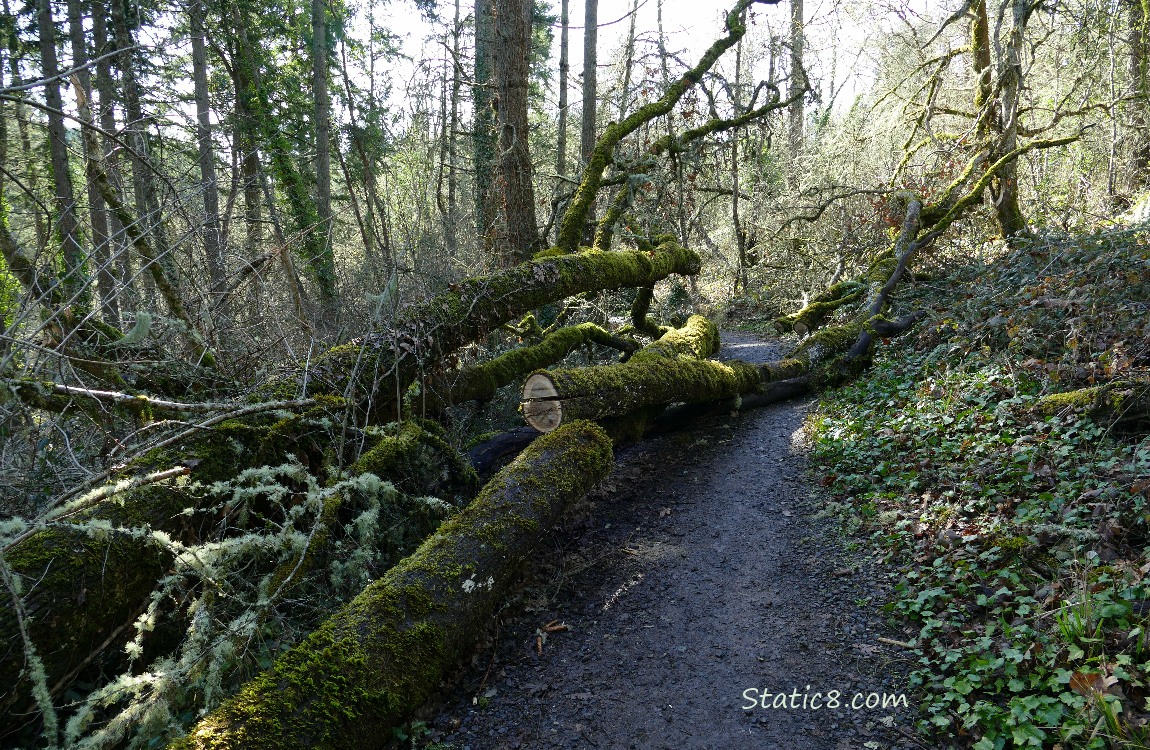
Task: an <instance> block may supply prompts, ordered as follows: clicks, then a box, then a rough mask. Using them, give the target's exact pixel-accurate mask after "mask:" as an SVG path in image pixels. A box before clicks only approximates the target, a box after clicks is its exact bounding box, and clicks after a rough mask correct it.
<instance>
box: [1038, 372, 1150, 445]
mask: <svg viewBox="0 0 1150 750" xmlns="http://www.w3.org/2000/svg"><path fill="white" fill-rule="evenodd" d="M1031 409H1032V410H1033V411H1034V412H1036V413H1038V414H1042V415H1044V416H1055V415H1058V414H1068V413H1082V414H1087V415H1089V416H1090V417H1092V418H1093V419H1095V420H1097V421H1099V422H1105V423H1108V424H1113V425H1114V426H1115V427H1118V428H1119V429H1121V430H1127V431H1133V432H1145V431H1146V427H1147V425H1150V381H1146V380H1114V381H1111V382H1109V383H1102V384H1100V385H1094V386H1090V387H1089V388H1079V389H1078V390H1075V391H1067V392H1065V393H1052V394H1050V395H1048V396H1043V397H1042V398H1040V399H1038V400H1037V401H1035V402H1034V404H1033V405H1032V406H1031Z"/></svg>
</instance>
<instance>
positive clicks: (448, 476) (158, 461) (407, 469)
mask: <svg viewBox="0 0 1150 750" xmlns="http://www.w3.org/2000/svg"><path fill="white" fill-rule="evenodd" d="M325 414H326V412H315V413H313V414H311V415H310V416H301V415H291V416H287V417H283V418H281V419H276V418H269V417H267V416H266V415H263V416H262V417H261V418H260V420H258V421H253V422H243V421H239V420H234V421H228V422H224V423H222V424H219V425H216V426H215V427H214V428H212V429H209V430H206V431H205V433H204V434H202V435H200V436H199V437H198V438H197V439H196V440H194V441H192V442H190V443H188V444H186V445H181V446H179V447H177V448H172V449H164V450H159V451H156V452H155V453H154V454H152V455H149V456H147V457H145V459H143V460H142V461H141V462H140V463H139V465H137V466H136V467H134V469H135V470H136V471H138V472H140V473H141V475H142V474H143V472H146V471H147V470H148V469H152V468H156V469H160V470H161V471H159V475H161V476H163V475H170V476H169V478H165V479H163V480H162V481H159V482H153V483H149V484H147V485H145V486H131V481H130V480H129V479H127V478H119V481H118V482H114V483H113V484H110V485H107V487H101V488H96V490H94V491H93V493H92V495H91V496H90V498H91V499H89V497H81V498H79V499H77V500H76V501H75V505H76V506H78V508H79V509H78V510H75V511H67V509H65V510H64V511H62V512H61V513H59V514H57V516H56V517H55V518H54V519H49V520H48V522H47V523H46V525H45V527H44V528H41V529H39V530H35V531H32V532H31V533H28V534H26V535H25V536H24V538H22V539H21V540H20V541H18V542H16V543H15V544H12V545H11V546H10V547H9V548H8V549H7V550H5V551H4V552H3V555H4V561H5V563H6V564H7V565H8V567H9V569H10V570H11V571H12V573H13V575H14V577H15V578H16V579H17V580H18V581H19V582H21V583H22V588H23V591H24V596H23V607H24V609H25V610H26V611H27V613H28V615H29V617H30V620H29V622H28V635H29V637H30V639H31V642H32V644H33V646H34V648H35V650H36V652H37V655H38V656H39V658H40V660H41V661H42V662H43V665H44V671H45V673H46V679H47V686H48V688H49V690H50V691H51V692H52V693H53V694H58V693H60V692H62V691H63V690H65V689H66V688H67V687H68V686H69V684H70V683H71V681H72V679H73V678H75V677H76V676H77V673H78V672H79V670H80V669H82V668H83V667H84V666H85V665H86V664H88V663H89V662H90V661H92V660H93V659H94V658H96V657H97V655H98V653H99V652H100V651H101V650H104V649H108V648H109V647H114V646H119V645H122V644H123V643H124V642H126V641H127V640H128V638H129V637H130V636H131V635H133V633H131V632H129V628H128V626H129V625H130V624H131V622H132V621H133V620H134V618H135V617H136V615H137V614H139V611H140V609H141V607H142V606H143V605H144V603H145V602H146V601H147V600H148V598H149V596H150V595H151V592H152V591H153V589H154V588H155V584H156V581H157V580H159V578H160V577H161V576H162V575H163V574H164V573H165V572H166V571H167V570H168V568H169V566H170V564H171V562H172V555H171V553H170V552H169V550H168V549H167V548H166V547H165V546H164V545H163V544H161V543H159V542H157V541H155V540H154V539H153V538H152V537H151V536H149V535H148V531H149V530H151V531H159V532H163V533H164V534H165V535H167V536H168V537H170V538H172V539H175V540H177V541H181V542H184V543H197V542H199V541H201V540H203V539H204V538H206V537H207V536H209V535H210V534H211V533H212V528H213V527H214V526H215V525H216V524H217V523H218V522H219V520H220V517H219V511H218V509H210V510H203V508H211V507H212V506H214V505H215V504H216V503H217V501H218V500H219V495H218V494H215V493H212V492H210V491H209V490H208V489H207V486H208V485H210V484H212V483H213V482H218V481H226V480H228V479H231V478H232V477H233V476H234V475H235V474H236V472H237V470H238V469H237V467H254V466H261V465H280V464H283V463H285V462H286V461H289V460H293V459H294V460H295V461H298V462H300V463H302V464H304V465H305V466H307V467H308V470H309V471H310V472H312V473H313V474H314V475H316V476H317V477H318V478H319V479H320V481H328V480H331V479H334V477H328V476H327V475H326V473H325V471H326V467H327V461H328V460H330V459H331V455H330V454H331V443H332V435H331V434H330V432H329V431H328V430H327V428H326V427H325V426H324V422H325V419H324V416H325ZM328 416H330V415H328ZM362 440H363V441H364V442H365V443H366V446H367V450H365V451H364V452H363V453H362V455H361V456H360V458H359V460H358V461H357V462H356V463H355V464H354V465H353V467H352V471H353V473H355V474H362V473H365V472H370V473H372V474H375V475H376V476H378V477H381V478H383V479H386V480H391V481H393V483H394V484H395V485H396V487H397V489H399V490H400V492H402V493H404V494H405V495H407V496H416V497H418V496H426V495H435V496H437V497H442V498H444V499H447V500H451V501H453V502H454V503H455V504H457V505H462V504H463V503H464V502H466V500H468V499H469V498H470V497H471V496H473V495H474V493H475V491H476V490H477V489H478V479H477V477H476V475H475V472H474V471H473V470H472V469H471V467H470V466H469V465H468V464H467V462H466V460H465V459H464V458H463V457H462V456H460V455H459V453H458V451H456V450H455V449H454V448H453V447H452V446H451V445H449V444H448V443H447V442H446V440H445V436H444V435H443V434H442V428H440V427H439V426H438V425H434V424H431V423H421V424H416V423H411V422H408V423H402V424H399V425H391V426H389V427H387V428H385V429H383V430H381V431H379V432H378V433H376V432H369V433H367V434H365V435H363V436H362ZM172 467H176V469H174V470H172ZM163 469H169V470H170V471H163ZM105 490H107V491H105ZM97 497H98V498H99V499H98V500H97V499H96V498H97ZM341 500H342V497H341V495H340V494H339V493H334V494H333V495H332V496H331V498H330V499H329V501H328V504H327V506H325V509H324V514H325V518H324V519H322V520H321V524H320V526H321V528H320V530H319V531H318V532H317V533H316V535H315V536H314V537H313V540H312V543H311V544H309V547H308V550H307V552H306V558H307V559H306V560H305V563H307V564H305V565H302V566H297V565H295V564H293V565H290V566H288V570H289V571H290V572H291V573H292V574H293V575H297V576H298V575H299V574H300V572H301V571H303V570H306V569H307V568H308V567H310V565H311V561H312V560H313V559H318V558H319V557H320V556H322V555H323V554H324V549H323V547H324V545H326V543H327V541H328V539H329V537H330V535H329V533H328V528H327V527H328V526H330V525H331V524H333V523H335V522H336V521H337V520H339V518H340V514H341ZM253 517H254V518H262V517H263V516H262V514H258V513H257V514H255V515H254V516H253ZM410 520H411V529H410V530H406V529H403V530H392V532H390V533H392V535H393V536H396V535H400V536H403V535H406V536H407V537H408V538H410V537H412V536H414V537H415V538H421V537H422V536H425V535H426V534H427V533H428V531H427V527H426V525H425V523H424V522H425V520H426V519H420V518H415V517H412V518H411V519H410ZM231 522H232V523H234V522H235V519H234V518H232V519H231ZM285 577H286V576H285ZM24 655H25V648H24V644H23V638H22V636H21V633H20V630H19V627H18V622H17V620H16V612H15V608H14V607H13V606H11V602H7V601H6V604H5V606H0V683H2V684H5V685H9V686H12V687H11V689H9V690H6V691H4V693H3V697H2V698H0V726H6V725H11V726H12V728H13V730H16V729H17V728H18V725H19V724H20V721H19V720H18V717H19V716H21V715H25V716H29V717H30V718H29V720H30V721H35V716H36V715H35V711H34V709H33V708H32V707H31V702H32V699H31V694H32V693H31V690H32V682H31V679H30V674H29V673H28V672H27V670H26V669H25V666H26V665H25V659H24ZM2 735H3V732H0V736H2Z"/></svg>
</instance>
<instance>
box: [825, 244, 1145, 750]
mask: <svg viewBox="0 0 1150 750" xmlns="http://www.w3.org/2000/svg"><path fill="white" fill-rule="evenodd" d="M1143 239H1144V234H1140V233H1138V232H1135V231H1120V232H1110V233H1104V234H1098V235H1094V236H1090V237H1085V238H1081V237H1079V238H1045V239H1043V240H1041V241H1037V240H1036V241H1034V242H1032V243H1031V244H1028V245H1026V246H1024V247H1020V248H1017V249H1015V250H1011V251H1003V252H1002V253H1001V254H1000V255H999V257H997V258H995V259H993V260H989V261H986V262H969V263H967V264H965V265H963V266H961V267H958V268H954V269H952V270H951V271H950V272H949V273H948V274H946V275H944V276H942V277H936V279H935V280H934V281H933V282H932V283H930V284H927V285H924V284H920V285H918V286H916V287H912V288H910V289H908V290H907V291H906V292H904V293H903V294H902V296H901V298H900V299H899V301H898V304H899V306H900V307H902V308H907V309H919V310H924V311H926V312H927V313H928V316H927V318H926V320H924V321H923V322H922V323H920V324H919V327H918V328H917V329H916V331H915V332H913V333H912V334H910V335H909V336H908V340H905V341H899V342H893V343H891V344H889V345H886V346H883V347H880V354H879V355H877V357H876V361H875V363H874V367H873V369H872V370H870V371H869V372H868V373H867V374H866V375H865V376H864V377H863V378H861V379H859V380H857V381H855V382H853V383H852V384H850V385H847V386H845V387H843V388H841V389H839V390H837V391H834V392H832V393H829V394H827V395H826V396H825V398H824V400H823V402H822V404H821V407H820V408H819V410H818V411H817V412H816V413H815V414H814V415H813V416H812V418H811V423H810V430H811V434H812V436H813V437H814V449H813V450H814V458H815V461H816V464H817V465H818V466H819V469H820V471H821V472H822V482H823V484H824V485H826V486H827V487H828V489H829V491H830V492H831V493H832V494H833V495H834V496H835V497H836V498H837V499H838V500H839V501H840V502H841V503H843V505H844V507H845V508H846V510H847V515H848V518H849V519H850V523H851V524H852V525H854V527H855V528H856V530H857V531H858V532H859V533H861V534H863V535H865V536H866V537H867V539H868V540H869V544H870V546H871V548H872V549H873V550H874V551H875V552H876V553H877V554H879V555H881V556H882V557H883V558H885V560H886V561H887V563H888V565H889V566H890V567H891V569H892V570H893V571H895V572H894V573H893V575H894V576H896V577H897V583H896V585H895V586H894V589H893V592H894V593H893V595H892V600H891V601H888V602H887V603H886V604H885V605H884V609H885V611H886V612H887V613H888V614H889V615H890V616H891V617H893V618H896V620H899V621H901V622H902V624H903V625H904V626H905V627H907V629H908V630H907V632H908V633H910V634H911V635H910V636H909V641H910V644H909V645H911V646H913V649H912V650H911V653H912V654H913V656H912V659H913V661H914V664H915V668H914V671H913V673H912V675H911V678H910V679H911V681H912V687H914V688H915V689H916V690H917V692H918V694H919V697H920V707H921V710H922V714H921V720H920V724H921V726H920V728H921V729H923V730H924V731H926V732H927V733H928V734H930V735H931V736H933V737H934V738H935V741H936V742H938V743H940V744H943V743H945V744H949V745H951V746H955V747H964V748H966V747H971V748H977V750H992V749H995V750H997V749H1000V748H1007V747H1020V748H1021V747H1061V748H1065V749H1066V750H1069V749H1070V748H1109V747H1122V748H1135V747H1147V746H1150V726H1148V720H1150V641H1148V637H1150V636H1148V635H1147V630H1148V629H1150V557H1148V555H1147V542H1148V541H1150V527H1148V523H1150V507H1148V504H1150V437H1147V433H1146V430H1145V427H1144V425H1145V422H1144V421H1139V420H1138V419H1131V417H1134V416H1141V415H1132V414H1122V415H1120V416H1122V417H1123V418H1124V419H1123V420H1122V422H1121V424H1119V423H1118V420H1117V419H1116V415H1115V414H1112V413H1102V412H1099V411H1097V410H1096V409H1095V406H1096V405H1095V404H1093V403H1092V402H1091V401H1090V400H1089V399H1084V400H1082V401H1081V405H1079V406H1077V407H1075V406H1074V405H1073V404H1074V400H1073V399H1070V400H1069V404H1070V405H1067V406H1062V407H1060V408H1059V409H1056V410H1051V409H1049V408H1040V407H1041V406H1042V405H1043V404H1048V403H1050V402H1049V401H1043V397H1044V396H1047V395H1049V394H1052V393H1057V392H1067V391H1074V390H1077V389H1082V388H1086V387H1089V386H1094V385H1098V384H1103V383H1106V382H1111V381H1115V380H1116V379H1122V380H1123V381H1124V382H1139V381H1142V380H1144V379H1145V378H1146V368H1147V366H1148V365H1150V351H1148V347H1150V318H1148V317H1147V315H1146V311H1147V307H1148V306H1150V247H1148V246H1147V245H1145V244H1143V242H1142V240H1143ZM1130 408H1144V407H1139V406H1138V405H1137V404H1132V405H1131V406H1130Z"/></svg>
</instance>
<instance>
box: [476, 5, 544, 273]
mask: <svg viewBox="0 0 1150 750" xmlns="http://www.w3.org/2000/svg"><path fill="white" fill-rule="evenodd" d="M533 7H534V0H494V11H495V24H494V25H495V47H494V54H493V63H494V65H493V69H494V70H493V72H494V80H495V97H496V98H495V101H494V104H493V106H494V108H495V116H496V133H497V134H498V148H499V159H498V168H499V172H498V175H499V176H498V179H497V181H496V186H495V191H494V192H495V196H494V206H495V222H494V226H493V227H492V232H491V234H490V235H489V236H488V237H487V238H486V239H487V245H488V247H492V248H498V253H499V260H500V265H501V266H503V267H504V268H507V267H510V266H515V265H518V264H519V263H522V262H523V261H525V260H527V259H528V258H530V257H531V254H532V253H533V252H535V250H537V249H538V247H537V246H538V244H539V229H538V227H537V226H536V223H535V189H534V184H533V181H532V169H531V151H530V149H529V148H528V126H527V93H528V78H529V76H530V73H531V70H530V55H531V12H532V9H533Z"/></svg>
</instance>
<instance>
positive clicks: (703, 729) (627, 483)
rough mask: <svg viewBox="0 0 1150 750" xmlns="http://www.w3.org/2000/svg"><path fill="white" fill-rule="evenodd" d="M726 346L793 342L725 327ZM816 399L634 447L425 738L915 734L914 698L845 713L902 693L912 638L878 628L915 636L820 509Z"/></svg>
mask: <svg viewBox="0 0 1150 750" xmlns="http://www.w3.org/2000/svg"><path fill="white" fill-rule="evenodd" d="M721 356H725V357H728V358H736V357H737V358H739V359H744V360H748V361H765V360H768V359H775V358H777V357H778V352H777V351H776V349H775V346H774V345H773V344H772V343H770V342H764V341H761V340H759V339H757V338H755V337H752V336H748V335H745V334H744V335H740V334H726V335H725V336H724V350H723V353H722V355H721ZM809 406H810V402H791V403H785V404H779V405H776V406H774V407H770V408H766V409H759V410H755V411H751V412H747V413H745V414H740V415H735V416H725V417H722V418H714V419H710V420H705V421H703V422H700V423H699V424H698V425H697V426H695V427H693V428H692V429H690V430H688V431H683V432H679V433H675V434H671V435H666V436H663V437H660V438H657V439H654V440H650V441H646V442H644V443H642V444H640V445H637V446H633V447H631V448H629V449H626V450H623V451H620V452H619V455H618V456H617V461H616V469H615V471H614V472H613V474H612V475H611V476H610V477H609V478H608V479H607V481H606V482H604V484H603V485H602V486H601V487H600V488H599V489H598V490H596V492H594V493H593V494H592V495H591V496H589V497H588V499H587V500H586V501H585V502H583V503H581V504H580V505H579V507H577V508H574V509H572V511H571V512H570V513H569V514H568V520H567V521H566V523H565V526H564V527H563V528H562V529H560V530H559V531H558V533H556V534H555V535H554V537H553V539H551V540H550V541H549V543H548V544H549V545H550V546H549V547H548V548H547V549H544V550H541V552H540V555H539V557H540V561H539V564H538V566H537V567H536V568H535V569H534V570H533V571H531V573H530V574H529V576H528V582H527V584H526V585H525V587H524V588H523V590H522V592H521V595H520V597H519V598H518V599H517V600H516V601H515V602H513V603H512V604H510V605H509V606H508V607H507V608H506V609H505V610H504V611H503V613H502V614H501V617H500V623H499V624H498V626H497V627H496V628H494V629H493V631H494V632H492V633H491V634H489V637H488V642H487V643H486V645H485V646H483V647H482V648H480V649H479V651H478V652H477V654H476V656H475V658H474V660H473V663H472V665H471V666H470V667H469V668H467V669H465V670H463V671H462V672H461V673H460V674H459V675H458V676H457V678H456V682H455V687H454V689H453V690H452V691H450V692H451V696H452V697H451V698H450V699H448V700H447V701H446V702H444V703H443V704H441V705H438V706H436V707H434V708H433V709H432V710H431V711H430V712H429V715H428V717H427V718H428V725H429V727H430V734H429V735H428V736H427V737H426V739H427V740H436V741H441V742H446V743H450V745H451V746H452V747H454V748H456V749H457V750H502V749H503V748H552V747H563V748H568V747H569V748H642V749H652V750H654V749H657V748H668V749H673V750H688V749H696V748H697V749H699V750H702V749H704V748H708V749H714V750H720V749H722V750H726V749H733V748H756V749H762V750H766V749H770V748H780V749H785V750H805V749H806V748H811V749H812V750H821V749H823V748H826V749H832V748H833V749H836V750H837V749H838V748H866V749H873V748H904V747H905V748H911V747H916V745H915V743H914V742H913V741H912V740H910V739H908V737H910V736H911V733H910V731H909V729H907V726H908V725H909V723H910V714H911V713H912V712H911V711H907V710H906V709H902V710H892V709H890V708H887V709H883V708H881V707H879V708H873V709H867V708H865V707H862V708H860V709H858V710H852V709H850V708H849V707H848V704H849V703H850V702H851V701H852V700H854V699H855V698H854V696H855V694H856V693H861V694H862V698H861V699H860V700H862V701H864V702H865V699H866V697H867V696H868V695H869V694H870V693H872V692H873V693H880V694H881V693H887V694H888V695H897V694H900V693H903V692H904V691H905V690H906V687H905V680H904V679H903V677H902V676H901V675H902V673H903V672H904V671H905V661H904V660H903V658H902V654H901V650H900V649H899V647H897V646H890V645H884V644H882V643H880V642H879V641H878V640H877V638H878V637H879V636H886V637H891V638H894V639H896V640H898V639H902V638H905V635H903V634H900V633H898V632H894V631H892V630H891V629H890V627H889V626H887V625H885V624H884V623H883V622H882V618H881V617H880V615H879V614H878V613H877V612H876V611H875V607H874V606H871V605H870V602H869V598H870V597H873V596H874V594H875V585H874V583H873V575H872V573H871V571H869V570H868V569H867V566H866V565H859V564H857V562H856V561H854V560H853V559H852V558H851V557H850V556H849V555H847V554H846V553H844V552H842V551H841V549H840V548H839V547H838V545H837V543H836V541H835V539H834V538H833V537H832V535H831V532H830V531H829V529H830V527H832V526H834V524H833V523H831V522H829V521H828V520H826V519H824V518H820V517H819V516H818V515H817V502H816V501H815V499H814V498H813V497H812V493H811V491H810V490H809V488H808V486H807V484H806V482H805V477H804V457H803V451H802V448H801V446H800V445H799V437H798V430H799V428H800V427H801V425H802V422H803V418H804V415H805V413H806V411H807V409H808V407H809ZM874 598H875V600H876V601H878V597H874ZM555 620H558V621H562V622H563V623H565V624H566V625H567V626H569V628H570V629H569V630H567V631H561V632H555V633H550V634H549V635H548V637H547V640H546V642H545V643H544V644H543V648H542V654H540V653H538V650H537V649H538V640H537V637H536V629H537V628H539V627H541V626H543V625H545V624H546V623H548V622H551V621H555ZM808 686H809V688H808ZM830 691H839V697H838V701H839V703H840V706H839V707H838V708H837V710H836V709H834V708H833V706H832V705H829V704H831V703H832V697H831V693H830ZM764 692H766V693H771V696H770V697H768V698H767V703H768V708H763V707H762V706H761V700H762V693H764ZM780 693H782V694H785V695H784V697H783V698H781V699H780V698H779V697H778V694H780ZM816 694H820V695H819V698H817V699H816V698H815V696H816ZM804 696H805V697H806V700H807V705H806V708H804V707H803V700H804ZM751 697H754V698H757V699H759V703H757V704H756V707H755V708H753V709H751V708H747V707H748V706H749V705H750V703H751ZM780 700H782V701H783V702H784V704H785V706H786V707H782V704H779V703H778V701H780ZM816 700H817V701H818V702H820V703H821V704H822V705H821V706H820V707H819V708H815V701H816ZM872 700H873V699H872ZM907 700H909V701H913V696H911V695H909V694H908V695H907ZM792 706H793V707H792Z"/></svg>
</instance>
